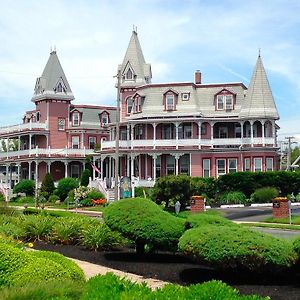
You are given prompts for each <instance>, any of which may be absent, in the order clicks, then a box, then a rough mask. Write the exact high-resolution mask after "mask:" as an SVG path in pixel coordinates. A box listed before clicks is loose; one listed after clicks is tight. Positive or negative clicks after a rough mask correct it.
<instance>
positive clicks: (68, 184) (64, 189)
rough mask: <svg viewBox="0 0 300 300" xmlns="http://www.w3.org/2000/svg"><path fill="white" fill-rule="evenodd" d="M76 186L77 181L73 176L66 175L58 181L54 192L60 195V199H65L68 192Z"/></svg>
mask: <svg viewBox="0 0 300 300" xmlns="http://www.w3.org/2000/svg"><path fill="white" fill-rule="evenodd" d="M77 187H78V181H77V179H75V178H71V177H67V178H63V179H61V180H60V181H59V182H58V185H57V192H56V194H57V195H58V196H59V197H60V200H62V201H63V200H65V199H66V197H67V196H68V193H69V192H70V191H72V190H74V189H76V188H77Z"/></svg>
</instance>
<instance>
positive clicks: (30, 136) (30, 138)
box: [29, 133, 32, 156]
mask: <svg viewBox="0 0 300 300" xmlns="http://www.w3.org/2000/svg"><path fill="white" fill-rule="evenodd" d="M31 140H32V134H31V133H30V134H29V156H30V150H31V143H32V141H31Z"/></svg>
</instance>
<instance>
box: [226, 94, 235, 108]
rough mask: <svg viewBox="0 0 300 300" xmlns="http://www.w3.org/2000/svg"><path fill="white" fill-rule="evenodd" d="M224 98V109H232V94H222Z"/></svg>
mask: <svg viewBox="0 0 300 300" xmlns="http://www.w3.org/2000/svg"><path fill="white" fill-rule="evenodd" d="M224 98H225V109H226V110H232V109H233V97H232V95H224ZM229 100H230V101H229Z"/></svg>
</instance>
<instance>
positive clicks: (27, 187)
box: [14, 179, 35, 196]
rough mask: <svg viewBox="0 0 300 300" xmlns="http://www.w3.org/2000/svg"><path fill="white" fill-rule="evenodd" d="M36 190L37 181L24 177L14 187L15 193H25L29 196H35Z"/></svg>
mask: <svg viewBox="0 0 300 300" xmlns="http://www.w3.org/2000/svg"><path fill="white" fill-rule="evenodd" d="M34 192H35V183H34V181H33V180H29V179H24V180H22V181H20V182H19V183H17V184H16V185H15V187H14V193H15V194H17V193H25V194H26V195H27V196H33V195H34Z"/></svg>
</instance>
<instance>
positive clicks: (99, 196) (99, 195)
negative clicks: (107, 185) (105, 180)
mask: <svg viewBox="0 0 300 300" xmlns="http://www.w3.org/2000/svg"><path fill="white" fill-rule="evenodd" d="M87 198H89V199H91V200H92V199H103V198H105V197H104V195H103V194H102V193H101V192H99V191H97V190H95V189H91V190H90V191H89V193H88V195H87Z"/></svg>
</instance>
